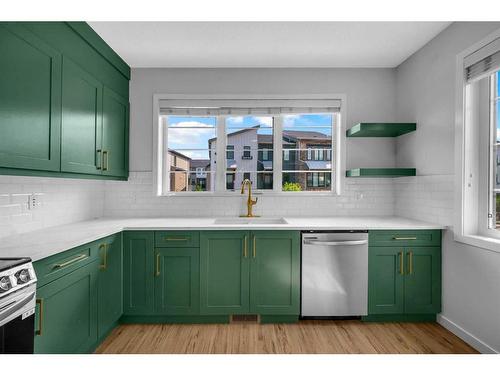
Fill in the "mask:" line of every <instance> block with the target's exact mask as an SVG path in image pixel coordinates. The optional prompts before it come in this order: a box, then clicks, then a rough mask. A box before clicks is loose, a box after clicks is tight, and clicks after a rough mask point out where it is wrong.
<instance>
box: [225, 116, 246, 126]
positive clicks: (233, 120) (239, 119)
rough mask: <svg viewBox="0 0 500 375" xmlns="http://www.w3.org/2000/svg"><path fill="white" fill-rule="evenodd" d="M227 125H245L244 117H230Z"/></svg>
mask: <svg viewBox="0 0 500 375" xmlns="http://www.w3.org/2000/svg"><path fill="white" fill-rule="evenodd" d="M226 123H230V124H231V125H232V124H242V123H243V116H234V117H228V118H227V119H226Z"/></svg>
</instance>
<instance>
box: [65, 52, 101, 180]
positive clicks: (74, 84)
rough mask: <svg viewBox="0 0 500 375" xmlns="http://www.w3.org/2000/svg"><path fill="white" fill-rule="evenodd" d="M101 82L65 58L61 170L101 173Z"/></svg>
mask: <svg viewBox="0 0 500 375" xmlns="http://www.w3.org/2000/svg"><path fill="white" fill-rule="evenodd" d="M102 90H103V87H102V84H101V83H100V82H99V81H98V80H97V79H95V78H94V77H93V76H91V75H90V74H89V73H87V72H86V71H85V70H83V69H82V68H81V67H79V66H78V65H77V64H75V63H74V62H73V61H71V60H70V59H68V58H67V57H65V58H64V59H63V82H62V132H61V134H62V136H61V137H62V141H61V171H63V172H73V173H86V174H101V166H102V160H101V158H102V150H101V136H102V134H101V132H102Z"/></svg>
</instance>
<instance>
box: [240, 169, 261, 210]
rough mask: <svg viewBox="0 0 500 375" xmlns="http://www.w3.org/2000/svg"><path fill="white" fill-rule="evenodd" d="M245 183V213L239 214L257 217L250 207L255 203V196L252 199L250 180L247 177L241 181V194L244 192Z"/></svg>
mask: <svg viewBox="0 0 500 375" xmlns="http://www.w3.org/2000/svg"><path fill="white" fill-rule="evenodd" d="M246 185H248V199H247V214H246V215H240V217H258V216H257V215H254V214H253V212H252V207H253V206H254V205H256V204H257V198H255V200H253V199H252V182H251V181H250V180H249V179H248V178H245V179H244V180H243V182H242V183H241V194H245V186H246Z"/></svg>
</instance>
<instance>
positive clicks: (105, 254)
mask: <svg viewBox="0 0 500 375" xmlns="http://www.w3.org/2000/svg"><path fill="white" fill-rule="evenodd" d="M100 249H104V252H103V253H102V255H103V256H102V259H103V262H102V264H100V265H99V269H101V270H105V269H106V268H108V244H105V243H103V244H100V245H99V250H100Z"/></svg>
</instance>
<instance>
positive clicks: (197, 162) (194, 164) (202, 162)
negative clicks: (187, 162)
mask: <svg viewBox="0 0 500 375" xmlns="http://www.w3.org/2000/svg"><path fill="white" fill-rule="evenodd" d="M209 166H210V159H192V160H191V168H192V169H196V168H207V167H209Z"/></svg>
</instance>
